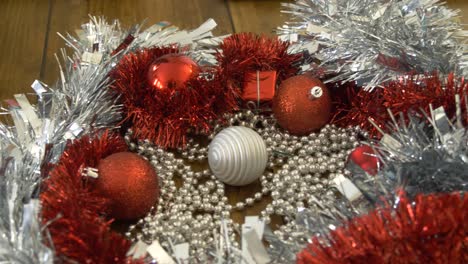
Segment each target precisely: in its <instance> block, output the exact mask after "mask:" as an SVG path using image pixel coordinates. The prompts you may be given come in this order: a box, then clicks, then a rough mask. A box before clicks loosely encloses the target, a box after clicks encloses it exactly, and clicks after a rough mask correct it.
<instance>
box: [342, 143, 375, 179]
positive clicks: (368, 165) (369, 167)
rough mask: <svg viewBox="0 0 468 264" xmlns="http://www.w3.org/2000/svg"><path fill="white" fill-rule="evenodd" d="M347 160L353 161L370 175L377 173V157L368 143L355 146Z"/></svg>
mask: <svg viewBox="0 0 468 264" xmlns="http://www.w3.org/2000/svg"><path fill="white" fill-rule="evenodd" d="M348 160H350V161H352V162H354V163H355V164H356V165H358V166H359V167H361V168H362V169H363V170H364V171H366V172H367V173H369V174H371V175H375V174H377V170H378V167H379V159H378V158H377V157H376V156H375V151H374V150H373V149H372V148H371V147H370V146H368V145H362V146H359V147H357V148H355V149H354V150H353V152H351V154H350V155H349V159H348Z"/></svg>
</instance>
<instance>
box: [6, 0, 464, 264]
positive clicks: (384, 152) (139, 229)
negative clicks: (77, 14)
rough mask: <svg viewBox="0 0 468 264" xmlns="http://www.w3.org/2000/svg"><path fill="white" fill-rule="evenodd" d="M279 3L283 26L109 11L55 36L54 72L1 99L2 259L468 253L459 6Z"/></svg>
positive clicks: (323, 259)
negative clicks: (238, 197)
mask: <svg viewBox="0 0 468 264" xmlns="http://www.w3.org/2000/svg"><path fill="white" fill-rule="evenodd" d="M285 6H286V7H287V9H286V10H285V12H288V13H292V14H293V19H294V21H292V22H289V23H287V24H286V25H285V26H283V27H282V28H280V30H279V33H280V35H281V36H280V37H279V38H275V37H267V36H257V35H254V34H250V33H239V34H233V35H231V36H226V37H214V36H213V35H212V33H211V30H212V29H213V28H214V27H215V26H216V24H215V22H214V21H213V20H208V21H207V22H205V23H204V24H202V25H201V26H200V27H199V28H197V29H194V30H191V31H186V30H179V29H177V28H176V27H175V26H172V25H170V24H168V23H166V22H164V23H158V24H156V25H153V26H151V27H149V28H147V29H145V30H142V28H141V27H140V26H135V27H133V28H132V29H131V30H129V31H125V30H122V29H121V27H120V25H119V23H118V22H113V23H108V22H107V21H106V20H105V19H102V18H95V17H91V20H90V22H89V23H87V24H84V25H83V26H82V30H81V31H80V34H79V36H77V37H76V38H75V37H72V36H70V35H67V36H62V35H61V36H62V37H63V38H64V40H65V42H66V43H67V45H68V46H69V47H70V48H71V49H72V50H73V51H74V55H73V56H71V57H68V56H67V55H66V53H65V51H62V53H61V55H62V57H63V62H62V63H60V76H61V79H60V80H59V82H57V84H56V85H55V86H53V87H48V86H47V85H45V84H44V83H41V82H40V81H35V82H34V83H33V85H32V88H33V89H34V91H35V93H36V98H35V99H37V100H36V101H37V103H31V101H30V99H28V98H27V97H26V96H25V95H15V98H14V100H7V104H8V105H7V106H6V108H2V109H3V110H4V111H5V113H4V114H5V115H6V116H9V117H10V119H11V120H10V121H11V122H10V123H11V124H12V125H11V124H10V125H7V124H0V139H1V140H0V155H1V159H0V164H1V167H0V168H1V169H0V262H6V263H61V262H73V263H154V262H156V263H294V262H296V263H362V262H376V263H466V262H468V253H467V252H468V249H467V244H466V240H467V233H468V228H467V226H466V224H464V223H465V222H466V221H467V219H468V215H467V213H468V208H467V207H468V199H467V196H466V195H465V192H466V191H467V189H468V186H467V182H468V165H467V164H468V136H467V135H468V134H467V131H466V127H467V125H468V106H467V104H468V103H467V102H468V101H467V96H468V95H467V92H468V91H467V89H468V84H467V83H466V82H465V80H464V77H466V74H467V73H468V70H467V69H466V66H467V63H466V54H465V53H466V51H465V50H464V49H465V48H466V45H465V44H464V42H463V41H462V39H461V36H463V35H464V34H466V33H465V32H464V31H463V30H461V26H460V25H459V24H457V23H456V22H454V21H453V18H454V17H455V15H456V12H455V11H453V10H450V9H448V8H447V7H445V6H444V5H442V4H440V3H439V2H438V1H432V0H401V1H396V0H391V1H388V0H386V1H367V0H353V1H345V0H338V1H316V0H297V1H296V2H295V3H289V4H285ZM251 183H259V184H258V186H260V187H259V189H258V190H256V191H255V192H253V193H252V195H251V196H250V197H248V198H246V199H245V200H243V201H239V202H237V203H232V201H230V199H229V198H228V193H229V190H232V189H233V188H250V186H251V185H249V184H251ZM228 186H239V187H228ZM246 186H249V187H246ZM260 202H261V203H262V204H264V205H265V207H264V208H263V209H262V210H261V211H260V212H259V215H258V216H248V217H246V219H245V222H244V223H242V224H241V223H238V222H235V221H233V219H232V218H231V216H232V214H233V212H234V211H240V212H244V214H245V210H246V209H247V208H249V207H251V206H253V205H254V204H257V203H260Z"/></svg>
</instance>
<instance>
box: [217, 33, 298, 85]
mask: <svg viewBox="0 0 468 264" xmlns="http://www.w3.org/2000/svg"><path fill="white" fill-rule="evenodd" d="M219 48H220V52H219V53H218V54H217V60H218V63H219V68H218V70H219V72H218V75H219V76H222V77H223V78H224V79H225V82H226V84H227V86H228V87H230V88H232V89H233V90H237V89H240V88H241V87H242V85H243V83H244V81H245V80H244V78H245V74H246V73H248V72H255V71H272V70H275V71H276V72H277V77H278V78H277V81H278V82H281V81H282V80H285V79H287V78H289V77H292V76H294V75H296V74H297V73H298V72H299V68H298V67H297V66H296V64H297V63H296V62H297V61H298V60H299V59H300V58H301V55H299V54H289V53H288V48H289V43H288V42H284V41H281V40H279V39H278V38H276V37H271V38H270V37H267V36H264V35H262V36H259V35H255V34H253V33H238V34H234V35H232V36H230V37H228V38H225V39H224V41H223V43H221V44H220V46H219Z"/></svg>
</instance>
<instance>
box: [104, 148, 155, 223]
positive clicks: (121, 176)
mask: <svg viewBox="0 0 468 264" xmlns="http://www.w3.org/2000/svg"><path fill="white" fill-rule="evenodd" d="M97 169H98V171H99V177H98V178H97V180H96V182H95V183H96V184H95V187H96V190H97V191H98V192H99V193H101V194H102V195H103V196H104V197H106V198H108V199H109V200H110V201H111V206H110V216H111V217H113V218H116V219H136V218H140V217H143V216H144V215H145V214H147V213H148V211H149V210H150V209H151V207H152V206H154V205H155V204H156V202H157V200H158V198H159V186H158V176H157V175H156V172H155V171H154V169H153V167H152V166H151V164H150V163H149V162H148V161H147V160H145V159H143V158H142V157H140V156H138V155H137V154H135V153H131V152H119V153H115V154H112V155H110V156H108V157H106V158H104V159H102V160H101V161H99V164H98V167H97Z"/></svg>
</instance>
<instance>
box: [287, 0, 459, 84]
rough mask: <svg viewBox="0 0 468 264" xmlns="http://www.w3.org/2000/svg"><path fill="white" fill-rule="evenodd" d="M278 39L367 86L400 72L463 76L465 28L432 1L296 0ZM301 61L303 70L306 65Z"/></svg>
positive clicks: (336, 77)
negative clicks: (290, 18)
mask: <svg viewBox="0 0 468 264" xmlns="http://www.w3.org/2000/svg"><path fill="white" fill-rule="evenodd" d="M283 6H284V7H285V10H284V11H283V12H285V13H288V14H291V16H292V21H291V22H289V23H287V24H286V25H284V26H283V27H281V28H279V34H280V35H282V37H283V39H287V40H292V41H294V42H295V43H296V45H295V46H293V48H292V50H291V51H292V52H305V53H306V59H308V60H306V62H305V63H306V65H308V64H310V63H313V62H314V60H315V62H316V61H317V60H319V61H321V64H320V67H321V68H322V69H324V70H325V72H326V73H328V74H330V75H331V76H332V77H331V78H330V79H329V80H328V81H330V82H334V81H357V82H358V84H359V85H361V86H363V87H364V89H367V90H372V89H373V88H375V87H378V86H379V85H381V84H383V83H384V82H387V81H390V80H395V79H397V78H398V76H400V75H404V74H409V73H412V74H424V73H432V72H434V71H438V72H440V73H441V74H448V73H452V72H454V73H456V74H458V75H460V76H467V75H468V69H467V66H468V65H467V63H468V56H467V51H468V46H467V44H466V43H467V42H466V37H467V36H468V33H467V31H464V30H463V27H462V25H460V23H458V22H457V21H456V20H457V19H458V12H457V11H455V10H451V9H449V8H447V7H446V6H445V5H443V4H442V3H441V2H440V1H438V0H296V1H295V2H294V3H284V4H283ZM307 68H308V66H305V68H304V69H307Z"/></svg>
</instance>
